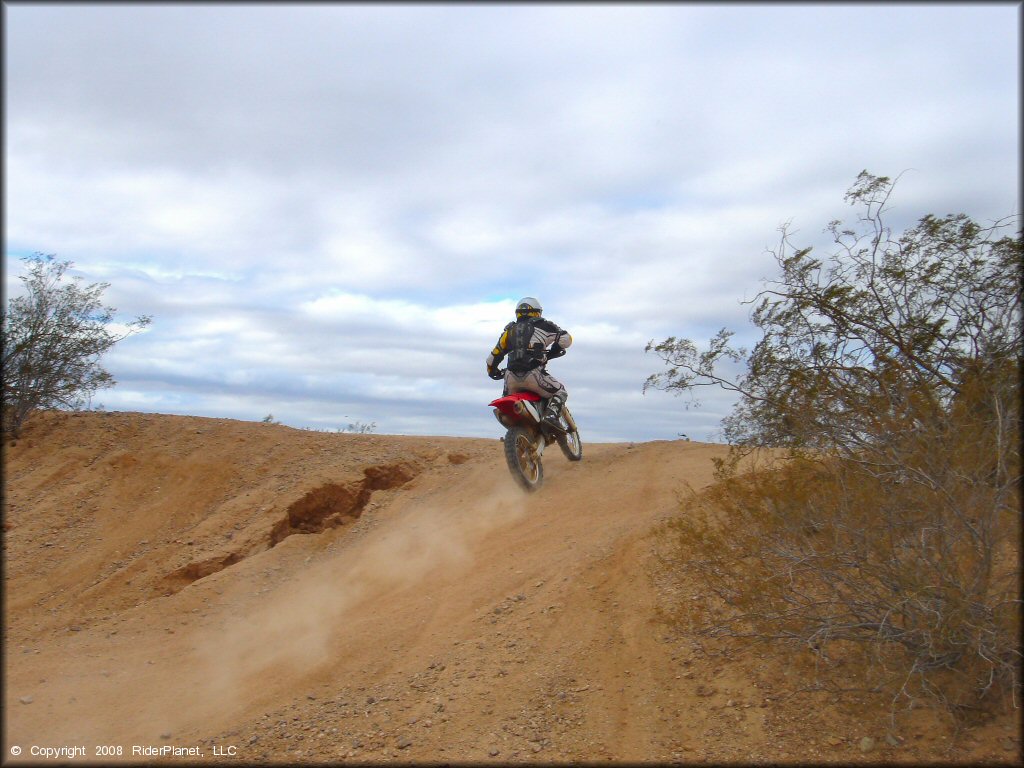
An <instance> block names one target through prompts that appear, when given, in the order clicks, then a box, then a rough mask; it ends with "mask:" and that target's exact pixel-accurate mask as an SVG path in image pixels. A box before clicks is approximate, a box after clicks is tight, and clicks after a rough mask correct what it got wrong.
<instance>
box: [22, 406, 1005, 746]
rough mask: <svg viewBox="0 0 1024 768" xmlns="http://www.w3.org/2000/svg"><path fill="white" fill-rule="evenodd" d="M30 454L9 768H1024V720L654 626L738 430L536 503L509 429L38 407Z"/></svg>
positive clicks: (570, 484) (588, 463)
mask: <svg viewBox="0 0 1024 768" xmlns="http://www.w3.org/2000/svg"><path fill="white" fill-rule="evenodd" d="M585 437H586V436H585V435H584V439H585ZM5 451H6V452H5V462H6V464H5V498H4V501H5V538H4V547H5V551H4V554H5V574H4V578H5V596H6V602H5V647H6V656H5V691H4V693H5V700H4V708H5V711H4V717H5V744H4V759H5V762H10V763H11V764H15V763H17V762H23V761H26V760H31V759H32V758H31V755H30V754H29V750H30V748H31V747H32V746H33V745H35V746H38V747H51V748H56V747H61V746H83V747H84V748H85V750H86V758H92V759H97V760H99V761H101V762H110V760H111V756H103V757H102V759H101V760H100V759H99V758H98V757H97V755H96V754H95V752H96V748H97V747H101V746H114V747H117V746H120V747H122V758H131V757H132V748H133V747H136V746H140V747H151V748H157V749H159V748H161V747H173V748H179V749H182V750H184V749H188V748H192V749H196V750H197V751H199V752H201V753H202V754H203V758H202V761H204V762H220V761H225V760H231V759H234V760H241V761H244V762H260V761H273V762H291V763H304V762H315V761H324V762H332V763H337V762H340V761H350V762H368V761H401V762H424V763H442V762H452V763H467V762H473V763H477V762H494V763H507V762H519V761H536V762H541V763H547V764H549V763H552V762H562V761H583V762H606V761H609V760H612V761H629V762H634V763H635V762H641V761H650V762H656V763H667V762H674V761H678V762H701V761H711V762H772V763H778V762H786V761H797V762H823V761H835V762H841V763H849V762H897V761H898V762H909V763H915V762H922V761H935V760H938V761H946V762H948V761H963V762H977V761H981V760H984V761H994V762H1007V763H1012V762H1015V761H1017V760H1018V759H1019V757H1020V742H1019V734H1018V732H1017V725H1018V723H1017V721H1016V720H1015V719H1013V718H1012V717H1009V716H1006V717H1001V718H997V719H995V720H993V721H990V722H988V723H986V724H984V725H982V726H979V727H977V728H974V729H972V730H971V731H969V732H968V733H967V734H965V735H961V736H960V737H959V738H957V739H954V735H953V732H952V729H951V728H950V726H949V724H948V723H947V722H946V721H945V720H944V719H943V717H942V716H941V715H938V714H935V713H931V712H921V713H912V716H911V717H909V718H907V719H906V722H904V724H903V725H901V727H900V729H899V730H896V731H894V730H893V729H892V728H891V727H890V725H889V719H888V718H889V701H888V700H886V699H884V698H880V697H877V696H875V697H871V696H867V695H865V696H862V697H860V698H857V699H855V700H852V701H851V700H843V701H839V700H832V699H831V698H830V697H829V695H827V694H824V693H822V692H820V691H819V692H814V691H811V692H803V693H800V692H799V691H800V690H801V689H802V688H806V686H807V677H806V676H805V672H806V670H804V669H803V668H802V665H803V664H805V663H806V662H807V660H805V659H802V658H789V657H780V656H778V655H775V654H774V652H773V651H771V650H770V649H766V648H758V649H751V650H750V652H749V653H745V654H742V655H741V656H739V657H737V658H733V659H730V660H723V659H721V658H712V657H707V656H704V655H702V654H701V653H699V652H697V650H696V649H695V648H694V647H693V645H692V643H691V642H690V641H689V639H688V638H686V637H685V636H684V635H682V634H681V633H680V631H679V630H678V629H677V628H673V627H671V626H668V625H666V624H665V623H664V622H662V621H661V620H660V619H659V618H658V616H659V614H658V607H659V605H661V604H662V602H663V601H664V599H666V595H665V594H663V589H664V587H663V586H658V585H659V584H661V581H659V580H658V579H657V578H652V576H656V575H657V570H658V567H659V565H658V562H659V561H658V560H657V558H656V556H655V552H656V550H657V541H656V537H652V535H651V530H652V528H653V527H654V526H655V525H656V524H657V523H658V522H659V521H661V520H663V519H665V518H666V517H667V516H669V515H672V514H675V513H676V511H677V507H678V505H677V495H678V493H679V492H680V490H681V489H682V488H683V486H684V485H685V484H690V485H691V486H693V487H695V488H700V487H702V486H703V485H705V484H707V483H708V482H710V481H711V473H712V465H711V459H712V457H714V456H719V455H722V454H723V451H724V449H723V448H722V447H721V446H716V445H704V444H698V443H689V442H656V443H642V444H636V445H630V444H606V445H585V456H584V460H583V461H582V462H581V463H579V464H572V463H570V462H568V461H566V460H565V459H564V458H563V457H562V456H561V455H560V454H559V453H558V452H557V451H552V452H550V453H548V454H546V456H545V459H546V461H545V468H546V472H547V478H548V479H547V484H546V486H545V488H544V489H543V491H542V492H541V493H540V494H537V495H535V496H532V497H530V496H526V495H525V494H523V493H522V492H520V491H519V490H518V489H517V488H516V487H515V486H514V485H513V483H512V480H511V478H510V477H509V476H508V473H507V471H506V469H505V467H504V464H503V458H502V454H501V450H500V444H499V443H498V441H497V440H474V439H464V438H443V437H442V438H413V437H393V436H380V435H349V434H328V433H316V432H307V431H301V430H295V429H290V428H288V427H284V426H279V425H270V424H257V423H249V422H237V421H230V420H220V419H201V418H191V417H171V416H158V415H146V414H130V413H108V414H98V413H88V414H40V415H38V416H36V417H35V418H34V419H33V420H32V421H31V422H30V423H29V425H28V428H27V429H26V432H25V436H24V438H23V439H21V440H19V441H18V442H17V444H15V445H13V446H12V445H8V446H7V447H6V448H5ZM676 588H678V587H676ZM674 597H677V596H674ZM694 599H699V595H695V596H694ZM866 739H867V740H868V741H865V740H866ZM15 746H17V747H20V748H21V749H22V750H23V753H22V754H21V755H20V757H17V758H15V757H13V756H12V751H11V750H12V748H13V747H15ZM215 748H217V750H218V751H219V752H220V753H221V754H220V755H216V756H215V755H214V751H215ZM232 750H233V756H231V754H225V753H230V752H231V751H232ZM113 757H115V758H116V754H115V755H113ZM167 759H173V758H164V759H162V760H155V761H157V762H166V760H167ZM185 759H187V758H185V757H183V758H181V760H185ZM135 760H136V761H138V760H140V757H138V756H137V757H136V758H135ZM76 762H81V758H77V759H76Z"/></svg>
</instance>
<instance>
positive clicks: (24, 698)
mask: <svg viewBox="0 0 1024 768" xmlns="http://www.w3.org/2000/svg"><path fill="white" fill-rule="evenodd" d="M18 701H20V702H21V703H22V704H31V703H32V702H33V701H34V699H33V698H32V697H31V696H22V697H21V698H20V699H18Z"/></svg>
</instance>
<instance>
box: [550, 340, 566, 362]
mask: <svg viewBox="0 0 1024 768" xmlns="http://www.w3.org/2000/svg"><path fill="white" fill-rule="evenodd" d="M564 354H565V350H564V349H562V347H561V346H559V345H558V344H557V343H555V344H552V345H551V349H549V350H548V360H554V359H555V358H556V357H561V356H562V355H564Z"/></svg>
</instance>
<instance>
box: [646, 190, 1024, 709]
mask: <svg viewBox="0 0 1024 768" xmlns="http://www.w3.org/2000/svg"><path fill="white" fill-rule="evenodd" d="M891 190H892V184H891V183H890V182H889V180H888V179H886V178H884V177H882V178H877V177H873V176H870V175H869V174H866V173H862V174H861V176H860V177H859V178H858V181H857V183H856V184H855V186H854V187H853V188H852V189H851V191H850V193H849V195H848V200H850V201H852V202H853V203H857V204H863V205H864V207H865V209H866V213H865V214H864V215H863V216H862V217H861V218H860V225H861V228H862V230H866V231H862V232H860V233H858V232H856V231H855V230H852V229H845V228H843V227H842V225H841V224H840V223H839V222H832V224H830V226H829V230H830V231H831V232H832V233H833V235H834V242H835V243H836V244H837V245H838V246H839V247H838V249H837V251H836V252H835V253H833V254H832V255H831V256H830V257H829V258H828V260H827V261H825V260H818V259H815V258H812V257H811V255H810V249H802V250H793V249H791V247H790V246H789V243H788V238H787V236H786V235H785V228H784V230H783V231H784V236H783V241H782V245H781V246H780V249H779V251H778V253H777V254H776V258H777V260H778V263H779V266H780V270H781V274H782V276H781V278H780V279H779V280H777V281H774V282H772V283H770V284H769V285H768V287H767V288H766V290H765V291H763V292H762V294H761V295H760V296H759V298H758V299H756V300H755V301H756V302H757V305H756V308H755V311H754V313H753V319H754V322H755V324H756V325H757V326H758V327H759V328H761V329H762V330H763V332H764V336H763V338H762V340H761V341H760V342H759V343H758V344H757V345H756V346H755V348H754V350H753V351H752V352H751V353H750V355H749V356H747V355H746V352H745V351H744V350H736V349H733V348H731V347H730V346H729V339H730V334H729V333H728V332H727V331H722V332H720V333H719V334H718V336H716V337H715V339H713V340H712V343H711V344H710V345H709V348H708V350H707V351H705V352H703V353H699V352H698V351H697V348H696V346H695V345H693V344H692V342H689V341H688V340H686V339H683V340H677V339H668V340H666V341H665V342H662V343H661V344H659V345H654V344H653V343H652V344H651V345H649V347H648V349H653V350H655V351H656V352H657V353H658V354H660V355H661V356H662V357H663V358H664V359H665V361H666V363H667V364H668V366H669V370H668V371H667V372H666V373H662V374H658V375H656V376H653V377H651V379H650V380H649V381H648V384H649V385H652V386H661V387H665V388H667V389H673V390H676V391H690V390H692V389H693V388H694V387H695V386H699V385H703V384H719V385H721V386H725V387H727V388H729V389H732V390H733V391H735V392H737V393H738V394H739V402H738V405H737V407H736V409H735V410H734V412H733V413H732V414H731V415H730V416H729V417H728V418H727V419H726V422H725V427H726V434H727V436H728V437H729V439H730V442H731V443H732V444H733V447H734V451H733V454H732V457H731V460H730V461H728V462H724V463H722V465H721V466H720V468H719V469H720V474H719V477H720V480H721V482H720V484H719V485H718V486H717V487H716V488H715V489H714V490H713V491H711V492H710V493H709V494H708V495H707V496H705V497H704V498H703V499H702V500H701V501H700V503H699V505H698V506H699V508H700V511H702V512H703V514H697V512H698V507H695V506H691V508H690V510H689V512H688V514H687V516H685V517H684V518H682V519H681V520H680V521H678V522H677V523H676V530H677V532H678V534H679V536H680V542H681V545H682V546H683V547H684V548H685V549H686V551H687V552H688V553H689V555H688V558H689V563H688V565H687V566H685V567H687V568H688V569H692V575H693V576H694V577H698V578H700V579H702V580H703V582H704V584H705V585H706V589H707V594H708V595H709V596H710V597H711V598H712V599H711V600H710V601H709V602H708V603H707V604H706V605H705V606H703V607H702V608H701V609H699V610H698V613H699V614H700V616H699V619H700V620H699V622H698V630H699V631H700V632H702V633H705V634H710V635H718V636H736V637H748V638H761V639H769V640H777V641H781V642H788V643H797V644H800V645H803V646H806V647H809V648H812V649H813V650H814V651H815V652H817V653H818V654H820V655H821V656H822V658H825V659H827V658H828V657H829V653H830V651H835V649H836V648H840V647H841V648H849V647H856V648H859V649H861V650H863V651H865V652H866V653H867V654H868V656H869V657H870V658H871V660H872V661H873V662H875V664H874V668H875V669H876V671H878V672H880V673H883V674H882V679H884V685H886V686H887V687H889V688H890V689H891V690H893V693H894V701H898V700H899V699H900V697H903V698H906V699H908V700H915V699H918V698H919V697H920V696H922V695H928V696H932V697H934V698H935V699H937V700H939V701H941V702H943V703H944V704H945V705H946V706H948V708H949V710H950V711H951V712H953V713H956V714H958V715H962V714H964V713H966V712H970V711H972V710H973V709H976V708H978V707H982V706H984V705H985V703H986V702H987V701H990V700H992V699H994V698H996V697H997V695H998V694H1005V695H1007V696H1009V697H1010V699H1011V700H1012V701H1013V702H1014V703H1016V697H1017V695H1018V693H1019V688H1020V647H1019V631H1020V605H1021V602H1020V580H1019V577H1020V548H1019V541H1020V524H1021V517H1020V479H1021V475H1020V450H1019V445H1020V400H1019V395H1020V392H1019V374H1020V366H1021V327H1020V323H1021V284H1020V266H1021V254H1022V240H1021V237H1020V234H1019V232H1018V233H1016V234H1015V235H1013V236H1000V229H1001V226H1000V225H995V226H993V227H990V228H988V229H983V228H982V227H980V226H978V225H977V224H975V223H974V222H972V221H971V220H970V219H968V218H967V217H966V216H963V215H957V216H947V217H944V218H941V219H940V218H936V217H934V216H926V217H925V218H923V219H921V220H920V221H919V223H918V224H917V225H916V226H915V227H913V228H911V229H910V230H908V231H907V232H906V233H904V234H903V235H902V236H900V237H896V238H894V237H893V236H892V234H891V232H890V231H889V230H888V228H887V227H886V226H885V225H884V222H883V218H884V217H883V214H884V212H885V202H886V201H887V200H888V197H889V194H890V193H891ZM723 357H729V358H732V359H734V360H743V359H744V358H745V357H746V370H745V372H744V373H743V374H742V375H741V376H739V377H738V378H737V379H735V380H728V379H725V378H723V377H720V376H719V375H718V374H717V373H716V370H715V366H716V364H717V363H718V362H720V360H721V359H722V358H723ZM768 447H771V448H775V449H779V448H781V449H782V450H781V452H779V451H778V450H777V451H776V453H775V454H774V455H775V456H781V457H782V458H784V459H786V461H785V462H784V463H783V464H782V465H776V466H761V467H758V468H756V469H753V470H751V471H747V472H743V473H740V472H739V471H738V467H739V466H740V459H741V458H742V457H744V456H748V455H750V453H751V451H753V450H755V449H762V448H768Z"/></svg>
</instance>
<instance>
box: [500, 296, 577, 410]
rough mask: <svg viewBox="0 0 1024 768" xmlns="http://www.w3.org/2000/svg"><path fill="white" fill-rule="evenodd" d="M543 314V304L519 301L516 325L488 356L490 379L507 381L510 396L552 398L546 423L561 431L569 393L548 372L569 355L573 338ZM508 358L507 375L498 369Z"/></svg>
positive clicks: (531, 299)
mask: <svg viewBox="0 0 1024 768" xmlns="http://www.w3.org/2000/svg"><path fill="white" fill-rule="evenodd" d="M543 311H544V310H543V309H542V308H541V305H540V302H539V301H538V300H537V299H535V298H533V297H532V296H527V297H525V298H522V299H520V300H519V302H518V303H517V304H516V319H515V322H512V323H509V324H508V325H506V326H505V329H504V330H503V331H502V332H501V336H500V337H499V338H498V343H497V344H495V345H494V349H492V350H491V354H489V355H488V356H487V375H488V376H490V377H491V378H492V379H494V380H495V381H501V380H502V379H504V380H505V394H506V395H510V394H512V393H514V392H534V393H536V394H538V395H540V396H541V397H543V398H551V400H550V402H549V403H548V407H547V410H546V411H545V412H544V419H543V421H544V423H546V424H549V425H551V426H554V427H558V426H559V422H558V417H559V415H560V414H561V413H562V406H564V405H565V401H566V399H568V397H569V393H568V392H567V391H566V389H565V387H564V386H563V385H562V383H561V382H559V381H558V380H557V379H556V378H554V377H553V376H552V375H551V374H549V373H548V372H547V368H546V367H545V364H546V363H547V361H548V360H551V359H553V358H556V357H561V356H562V355H564V354H565V350H566V349H567V348H568V347H569V345H571V344H572V336H570V335H569V334H568V332H567V331H563V330H562V329H561V328H559V327H558V326H557V325H555V324H554V323H552V322H551V321H550V320H546V319H544V318H543V317H541V313H542V312H543ZM505 355H508V370H507V371H503V370H500V369H499V368H498V365H499V364H500V363H501V361H502V359H503V358H504V357H505Z"/></svg>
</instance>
